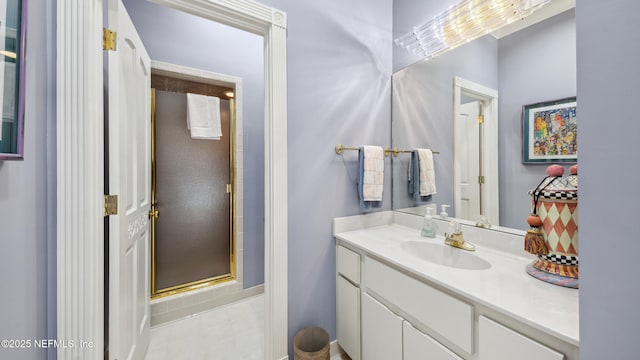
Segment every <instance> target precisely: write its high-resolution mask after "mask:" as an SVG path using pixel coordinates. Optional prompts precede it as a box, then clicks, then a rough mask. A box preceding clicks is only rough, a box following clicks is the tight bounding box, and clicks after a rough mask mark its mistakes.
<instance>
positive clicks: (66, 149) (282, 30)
mask: <svg viewBox="0 0 640 360" xmlns="http://www.w3.org/2000/svg"><path fill="white" fill-rule="evenodd" d="M105 1H106V0H84V1H81V2H77V1H76V0H58V1H57V3H56V21H57V24H58V26H57V27H56V42H57V47H56V79H57V80H56V118H57V130H56V131H57V136H56V139H57V144H58V147H57V154H56V160H57V177H56V194H57V219H56V225H57V230H56V239H57V257H56V259H57V278H56V280H57V283H56V287H57V297H56V300H57V337H58V338H59V339H67V340H75V341H76V342H80V341H84V342H86V343H82V344H85V345H87V346H75V347H69V348H59V349H58V359H60V360H63V359H72V358H82V359H102V357H103V350H104V217H103V209H104V197H103V195H104V188H103V186H104V163H105V162H104V100H103V50H102V24H103V13H104V8H103V6H104V4H105ZM151 1H152V2H155V3H157V4H161V5H165V6H169V7H172V8H175V9H178V10H181V11H185V12H188V13H191V14H194V15H197V16H200V17H204V18H207V19H210V20H213V21H217V22H220V23H223V24H226V25H229V26H232V27H235V28H238V29H241V30H245V31H248V32H251V33H254V34H257V35H261V36H263V38H264V64H265V120H264V121H265V148H264V149H265V151H264V153H265V166H264V168H265V337H264V341H265V358H266V359H288V342H287V338H288V318H287V311H288V310H287V307H288V306H287V298H288V294H287V291H288V289H287V256H288V255H287V220H288V219H287V76H286V72H287V64H286V33H287V18H286V13H284V12H282V11H280V10H277V9H274V8H271V7H268V6H264V5H262V4H260V3H257V2H254V1H252V0H208V1H206V2H205V1H200V0H151ZM89 342H90V344H91V346H88V343H89Z"/></svg>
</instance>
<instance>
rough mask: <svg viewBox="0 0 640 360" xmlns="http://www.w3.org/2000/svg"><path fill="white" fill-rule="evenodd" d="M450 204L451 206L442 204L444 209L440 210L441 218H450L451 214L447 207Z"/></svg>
mask: <svg viewBox="0 0 640 360" xmlns="http://www.w3.org/2000/svg"><path fill="white" fill-rule="evenodd" d="M449 206H450V205H441V207H442V211H441V212H440V218H441V219H442V220H447V218H449V214H447V208H448V207H449Z"/></svg>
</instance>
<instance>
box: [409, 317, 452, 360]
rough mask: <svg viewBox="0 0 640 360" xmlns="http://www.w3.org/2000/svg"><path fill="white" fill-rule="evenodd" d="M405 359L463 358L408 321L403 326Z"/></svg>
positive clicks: (447, 359)
mask: <svg viewBox="0 0 640 360" xmlns="http://www.w3.org/2000/svg"><path fill="white" fill-rule="evenodd" d="M402 347H403V349H404V359H403V360H427V359H428V360H462V358H460V357H458V356H457V355H456V354H454V353H453V352H451V351H450V350H449V349H447V348H446V347H444V346H442V344H440V343H439V342H437V341H435V340H434V339H433V338H431V337H430V336H429V335H426V334H423V333H422V332H421V331H420V330H418V329H416V328H414V327H413V326H411V324H409V323H408V322H407V321H405V322H404V326H403V337H402Z"/></svg>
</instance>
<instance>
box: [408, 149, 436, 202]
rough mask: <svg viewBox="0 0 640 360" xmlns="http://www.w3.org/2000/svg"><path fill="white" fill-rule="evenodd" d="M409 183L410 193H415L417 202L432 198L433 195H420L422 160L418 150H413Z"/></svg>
mask: <svg viewBox="0 0 640 360" xmlns="http://www.w3.org/2000/svg"><path fill="white" fill-rule="evenodd" d="M407 185H408V190H409V195H413V201H415V202H416V203H418V202H422V201H429V200H431V195H428V196H420V161H419V160H418V152H417V151H412V152H411V160H410V161H409V170H408V171H407Z"/></svg>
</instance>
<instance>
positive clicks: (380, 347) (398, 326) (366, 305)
mask: <svg viewBox="0 0 640 360" xmlns="http://www.w3.org/2000/svg"><path fill="white" fill-rule="evenodd" d="M362 358H363V359H366V360H402V318H401V317H399V316H397V315H396V314H394V313H392V312H391V311H390V310H389V309H387V308H386V307H385V306H384V305H382V304H381V303H379V302H378V301H377V300H375V299H374V298H372V297H371V296H369V295H368V294H367V293H362Z"/></svg>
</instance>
